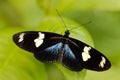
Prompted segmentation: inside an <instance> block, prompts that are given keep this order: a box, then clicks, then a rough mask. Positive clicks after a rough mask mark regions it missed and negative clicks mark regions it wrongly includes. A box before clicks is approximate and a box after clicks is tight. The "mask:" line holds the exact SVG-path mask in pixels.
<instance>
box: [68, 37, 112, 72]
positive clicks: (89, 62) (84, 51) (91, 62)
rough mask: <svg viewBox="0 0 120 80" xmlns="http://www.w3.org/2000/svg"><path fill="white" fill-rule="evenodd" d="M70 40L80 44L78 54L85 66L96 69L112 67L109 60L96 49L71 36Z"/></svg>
mask: <svg viewBox="0 0 120 80" xmlns="http://www.w3.org/2000/svg"><path fill="white" fill-rule="evenodd" d="M70 40H71V41H72V42H73V43H74V44H76V45H77V46H79V50H78V51H79V53H78V54H76V55H77V59H79V61H80V62H81V64H82V66H83V68H86V69H89V70H94V71H104V70H107V69H109V68H110V67H111V64H110V62H109V60H108V59H107V58H106V57H105V56H104V55H103V54H101V53H100V52H99V51H97V50H96V49H94V48H92V47H91V46H89V45H87V44H85V43H83V42H81V41H78V40H76V39H73V38H70ZM76 50H77V49H76ZM81 60H82V61H81Z"/></svg>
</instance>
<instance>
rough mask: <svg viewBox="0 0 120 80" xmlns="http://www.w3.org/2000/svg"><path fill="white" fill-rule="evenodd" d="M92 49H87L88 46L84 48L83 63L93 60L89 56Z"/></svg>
mask: <svg viewBox="0 0 120 80" xmlns="http://www.w3.org/2000/svg"><path fill="white" fill-rule="evenodd" d="M90 49H91V47H87V46H85V47H84V49H83V52H82V58H83V61H87V60H88V59H90V58H91V56H90V54H89V51H90Z"/></svg>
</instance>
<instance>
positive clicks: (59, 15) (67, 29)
mask: <svg viewBox="0 0 120 80" xmlns="http://www.w3.org/2000/svg"><path fill="white" fill-rule="evenodd" d="M56 12H57V14H58V15H59V17H60V19H61V21H62V23H63V25H64V27H65V28H66V30H68V29H67V26H66V24H65V22H64V20H63V18H62V16H61V14H60V13H59V11H58V10H57V9H56Z"/></svg>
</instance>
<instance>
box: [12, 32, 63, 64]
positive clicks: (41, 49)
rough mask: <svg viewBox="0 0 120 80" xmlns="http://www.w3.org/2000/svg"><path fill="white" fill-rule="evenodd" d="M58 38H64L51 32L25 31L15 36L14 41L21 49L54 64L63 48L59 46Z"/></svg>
mask: <svg viewBox="0 0 120 80" xmlns="http://www.w3.org/2000/svg"><path fill="white" fill-rule="evenodd" d="M57 37H62V35H59V34H55V33H50V32H39V31H25V32H20V33H17V34H15V35H13V41H14V42H15V43H16V45H17V46H19V47H20V48H22V49H24V50H27V51H29V52H32V53H34V55H35V57H36V58H37V59H39V60H41V61H43V62H53V61H56V60H57V55H58V51H59V49H60V47H61V46H60V44H57V43H58V42H60V40H59V39H57ZM54 38H55V39H54ZM56 47H57V48H56Z"/></svg>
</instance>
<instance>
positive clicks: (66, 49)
mask: <svg viewBox="0 0 120 80" xmlns="http://www.w3.org/2000/svg"><path fill="white" fill-rule="evenodd" d="M64 55H65V56H66V57H69V58H72V59H76V58H75V55H74V54H73V52H72V51H71V49H70V48H69V46H68V44H65V53H64Z"/></svg>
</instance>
